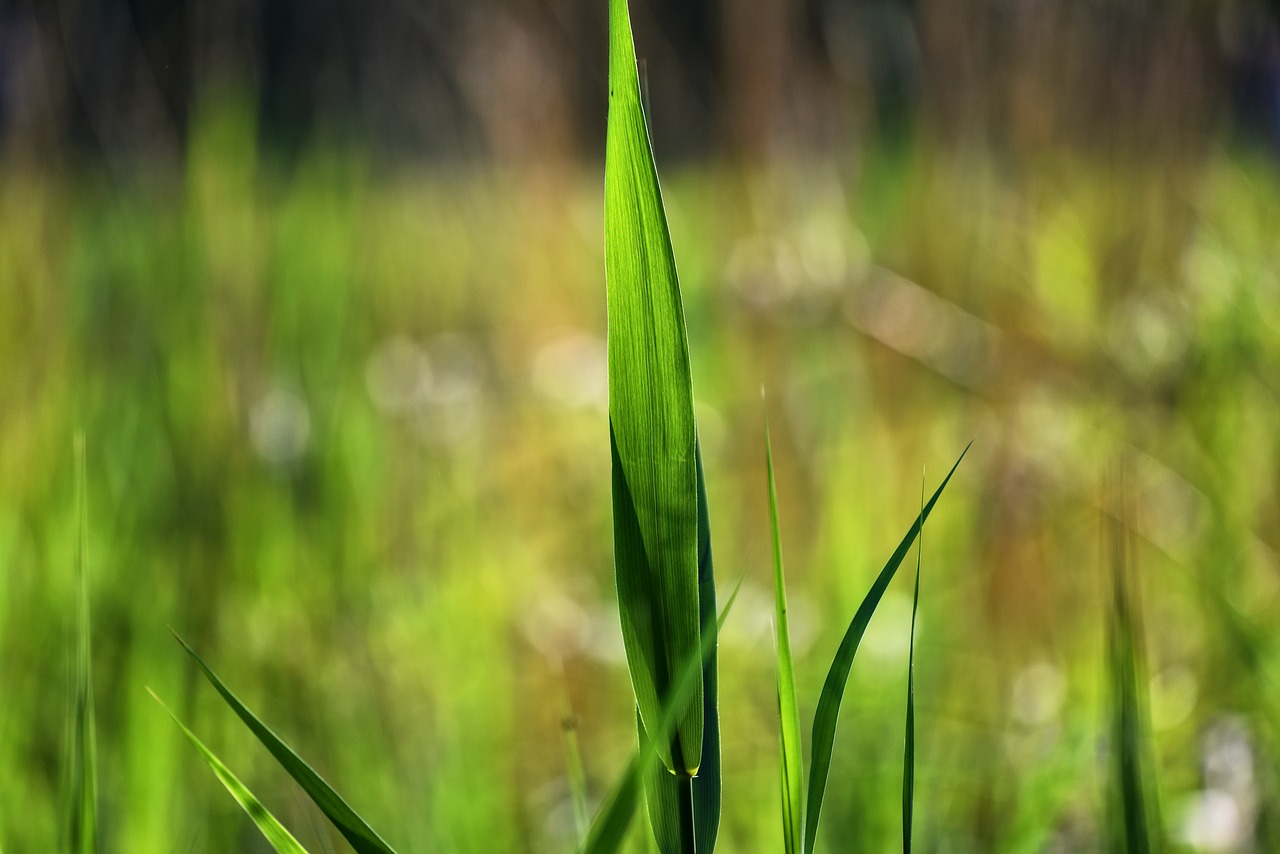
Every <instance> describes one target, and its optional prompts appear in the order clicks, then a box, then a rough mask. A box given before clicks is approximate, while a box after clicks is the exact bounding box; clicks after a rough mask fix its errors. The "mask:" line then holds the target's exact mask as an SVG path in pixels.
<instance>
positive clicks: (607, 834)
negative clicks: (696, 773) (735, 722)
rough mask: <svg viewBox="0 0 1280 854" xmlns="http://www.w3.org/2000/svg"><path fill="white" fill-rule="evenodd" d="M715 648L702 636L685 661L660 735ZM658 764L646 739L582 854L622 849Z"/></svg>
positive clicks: (724, 612)
mask: <svg viewBox="0 0 1280 854" xmlns="http://www.w3.org/2000/svg"><path fill="white" fill-rule="evenodd" d="M741 589H742V581H741V580H739V581H738V583H737V584H736V585H735V586H734V588H733V592H732V593H731V594H729V600H728V601H727V602H725V605H724V608H723V609H721V611H720V617H719V619H718V620H717V621H716V631H717V632H719V630H720V629H722V628H724V621H725V620H726V619H727V618H728V616H729V612H730V611H732V610H733V603H734V602H736V601H737V599H738V591H739V590H741ZM714 648H715V637H714V636H713V635H710V634H705V635H703V639H702V644H701V647H700V648H699V650H698V651H697V652H698V654H697V655H696V656H694V657H692V658H689V659H688V660H687V661H685V662H684V664H683V665H682V667H681V668H680V670H679V671H677V672H678V674H679V679H677V681H676V686H675V687H676V690H675V693H674V694H673V695H672V700H673V702H669V703H668V704H667V705H666V706H664V707H663V709H662V718H661V720H660V728H659V729H658V730H657V732H658V733H663V732H669V731H670V728H671V727H672V726H673V725H674V722H675V718H676V709H677V708H678V705H679V704H678V702H676V701H679V700H681V699H683V698H684V697H685V696H686V695H687V693H688V691H689V690H690V687H691V686H692V685H693V677H694V675H695V674H696V673H697V672H698V671H700V670H701V667H700V666H699V665H700V664H701V663H702V659H703V658H704V657H705V656H706V655H708V654H710V652H711V651H712V650H713V649H714ZM658 764H659V763H658V751H657V747H656V745H654V743H653V742H652V741H650V740H648V739H645V740H644V741H642V742H641V743H640V745H639V746H638V747H637V750H636V752H635V753H634V754H632V756H631V760H630V761H629V762H628V763H627V767H626V770H625V771H623V774H622V777H621V778H620V779H619V780H618V782H617V784H616V785H615V786H614V788H613V791H612V792H611V793H610V795H609V797H608V799H606V800H605V803H604V806H602V807H601V808H600V812H599V813H597V815H596V818H595V821H593V822H592V824H591V831H590V832H589V833H588V834H587V841H586V843H585V844H584V845H583V846H582V848H581V850H580V854H613V852H615V851H617V850H618V849H619V848H621V847H622V843H623V842H625V841H626V838H627V830H628V829H629V828H630V827H631V820H632V818H633V817H634V816H635V811H636V806H637V805H638V804H639V802H640V796H641V790H642V788H643V785H642V781H643V779H644V775H645V774H646V773H647V772H648V771H649V769H650V768H652V767H653V766H655V765H658ZM664 773H665V772H664ZM668 776H673V775H668Z"/></svg>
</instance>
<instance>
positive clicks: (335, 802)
mask: <svg viewBox="0 0 1280 854" xmlns="http://www.w3.org/2000/svg"><path fill="white" fill-rule="evenodd" d="M175 637H176V635H175ZM178 643H180V644H182V647H183V648H184V649H185V650H186V651H187V653H188V654H189V655H190V656H191V657H192V659H194V660H195V662H196V664H197V665H199V667H200V670H201V671H203V673H204V675H205V677H206V678H207V679H208V680H209V683H210V684H211V685H213V687H214V688H215V689H216V690H217V692H218V693H219V694H221V695H222V699H223V700H225V701H226V703H227V705H229V706H230V707H231V708H232V710H233V711H234V712H235V713H236V714H237V715H238V716H239V717H240V720H242V721H243V722H244V724H245V726H247V727H248V728H249V730H250V731H251V732H252V733H253V734H254V735H255V736H257V738H258V741H260V742H262V745H263V747H265V748H267V750H268V751H270V753H271V755H272V756H274V757H275V760H276V761H277V762H279V763H280V767H282V768H284V770H285V771H287V772H289V776H290V777H292V778H293V779H294V780H295V781H297V783H298V785H299V786H301V787H302V790H303V791H304V792H306V793H307V796H308V797H310V798H311V800H312V801H314V802H315V805H316V806H318V807H319V808H320V811H321V812H323V813H324V814H325V817H326V818H328V819H329V821H330V822H332V823H333V826H334V827H336V828H337V829H338V832H339V833H341V834H342V835H343V836H345V837H346V839H347V841H348V842H349V843H351V847H352V848H354V849H355V850H356V851H357V852H359V854H395V849H393V848H392V847H391V846H390V845H388V844H387V843H386V842H385V841H384V840H383V839H382V837H381V836H379V835H378V834H377V832H376V831H375V830H374V829H373V828H372V827H370V826H369V824H368V823H367V822H366V821H365V820H364V819H363V818H361V817H360V816H359V814H357V813H356V811H355V810H353V809H352V808H351V807H350V806H349V805H348V804H347V802H346V801H345V800H343V799H342V796H341V795H339V794H338V793H337V792H336V791H334V790H333V787H332V786H330V785H329V784H328V783H327V782H325V780H324V778H323V777H321V776H320V775H319V774H317V773H316V772H315V770H314V769H313V768H312V767H311V766H310V765H308V764H307V763H306V761H305V760H303V758H302V757H301V756H299V755H298V754H297V753H295V752H294V750H293V748H292V747H290V746H289V745H288V744H286V743H285V742H284V741H283V740H282V739H281V738H280V737H279V736H278V735H276V734H275V733H274V732H272V731H271V729H270V727H268V726H267V725H266V724H264V723H263V722H262V721H261V720H259V719H258V716H257V715H255V714H254V713H253V712H251V711H249V708H248V707H247V706H245V704H244V703H242V702H240V698H239V697H237V696H236V695H235V694H233V693H232V692H231V689H230V688H228V687H227V686H226V685H225V684H224V683H223V681H222V680H221V679H220V678H218V674H216V673H214V672H213V670H212V668H210V667H209V665H208V664H205V662H204V659H202V658H201V657H200V656H199V655H197V654H196V651H195V650H194V649H192V648H191V647H190V646H189V645H188V644H187V642H186V641H184V640H183V639H182V638H178Z"/></svg>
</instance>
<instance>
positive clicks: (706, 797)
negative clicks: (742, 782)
mask: <svg viewBox="0 0 1280 854" xmlns="http://www.w3.org/2000/svg"><path fill="white" fill-rule="evenodd" d="M698 608H699V610H700V611H701V615H702V637H703V641H704V643H709V644H710V651H709V652H706V653H705V654H704V656H703V660H702V685H703V691H702V716H703V734H702V757H701V760H700V761H699V763H698V776H696V777H694V778H693V779H692V780H687V779H684V778H682V777H676V776H675V775H673V774H670V773H668V772H667V770H666V769H665V768H663V767H662V766H661V765H660V764H659V763H656V762H655V763H652V764H651V765H650V766H649V769H648V773H647V774H646V775H645V798H646V801H647V803H648V806H649V823H650V826H651V827H652V828H653V835H654V839H655V840H657V842H658V849H659V851H661V852H662V854H684V852H691V851H699V852H707V851H712V850H714V849H715V844H716V835H717V834H718V833H719V830H720V787H721V780H720V712H719V709H718V708H717V705H716V697H717V691H716V688H717V681H718V677H717V673H716V667H717V663H716V658H717V656H716V631H717V630H716V582H715V571H714V565H713V561H712V557H711V525H710V518H709V516H708V512H707V493H706V488H705V481H704V479H703V476H702V451H701V448H699V450H698ZM637 727H638V730H639V735H640V741H641V743H642V744H643V743H644V742H645V741H646V740H647V739H648V735H647V734H646V732H645V729H644V722H643V721H640V720H637Z"/></svg>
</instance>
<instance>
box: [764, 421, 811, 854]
mask: <svg viewBox="0 0 1280 854" xmlns="http://www.w3.org/2000/svg"><path fill="white" fill-rule="evenodd" d="M764 454H765V469H766V471H767V473H768V478H769V522H770V525H771V526H772V528H773V600H774V623H775V630H776V631H777V635H778V636H777V653H778V722H779V726H778V729H779V735H780V742H781V752H782V757H781V758H782V762H781V777H782V780H781V785H782V841H783V850H784V851H785V852H786V854H799V852H800V846H801V845H802V844H803V839H804V812H803V810H804V801H803V797H804V789H803V786H804V781H803V779H802V775H803V773H804V768H803V758H802V756H801V752H800V751H801V745H800V702H799V700H798V699H797V697H796V674H795V666H794V664H793V663H792V660H791V631H790V629H789V628H788V626H787V586H786V581H785V579H784V577H783V572H782V529H781V527H780V526H779V524H778V489H777V486H776V484H775V483H774V477H773V443H772V441H771V440H770V438H769V425H768V424H765V428H764Z"/></svg>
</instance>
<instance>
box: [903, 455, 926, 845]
mask: <svg viewBox="0 0 1280 854" xmlns="http://www.w3.org/2000/svg"><path fill="white" fill-rule="evenodd" d="M923 553H924V477H923V476H921V478H920V539H919V540H918V541H917V542H916V584H915V591H914V592H913V593H912V594H911V640H910V645H909V647H908V652H907V735H906V744H905V746H904V747H903V749H902V854H911V824H912V819H913V818H914V816H915V795H916V612H918V611H919V610H920V561H921V558H922V556H923Z"/></svg>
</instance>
